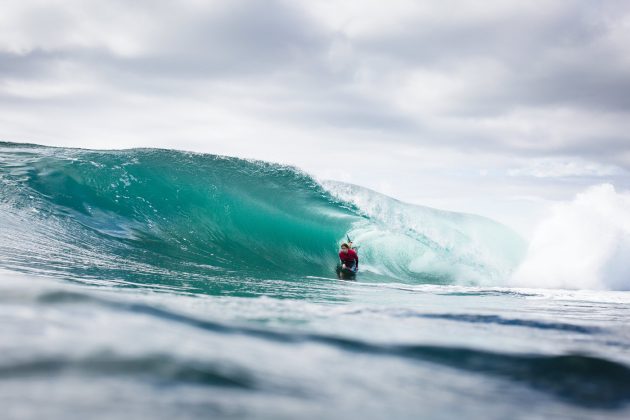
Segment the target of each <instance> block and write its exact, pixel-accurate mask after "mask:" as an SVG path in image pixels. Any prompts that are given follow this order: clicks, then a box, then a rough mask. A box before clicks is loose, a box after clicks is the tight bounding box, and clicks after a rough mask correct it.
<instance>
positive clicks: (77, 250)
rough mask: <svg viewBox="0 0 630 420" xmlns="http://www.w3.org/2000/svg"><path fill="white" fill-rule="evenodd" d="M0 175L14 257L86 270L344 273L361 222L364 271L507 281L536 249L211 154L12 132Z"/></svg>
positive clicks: (479, 224)
mask: <svg viewBox="0 0 630 420" xmlns="http://www.w3.org/2000/svg"><path fill="white" fill-rule="evenodd" d="M0 186H1V188H2V189H1V191H0V202H1V203H2V204H1V208H0V218H1V220H0V223H1V224H2V225H3V226H4V228H3V229H2V232H1V233H0V235H1V236H0V257H1V260H0V262H1V264H2V266H4V267H5V268H10V269H18V270H26V271H32V270H39V271H43V272H54V273H59V272H61V273H63V274H64V275H67V276H75V277H76V276H80V277H81V278H86V277H93V278H97V279H105V278H107V279H111V278H121V277H122V278H124V279H127V280H130V281H135V282H143V276H145V277H146V276H148V277H151V278H155V277H156V276H158V277H159V276H163V277H164V278H168V279H171V280H172V279H175V278H178V277H181V276H178V274H180V273H187V274H191V273H198V274H200V275H203V276H207V275H212V276H232V277H234V276H236V277H254V278H274V277H278V276H286V275H297V276H307V275H315V276H331V275H333V274H334V271H333V269H334V264H335V262H336V252H337V246H338V244H339V242H340V241H341V240H343V239H344V238H345V236H346V234H350V235H351V236H354V237H355V238H353V239H355V242H356V243H357V244H358V245H360V255H361V257H362V278H364V279H368V280H369V279H375V278H377V279H381V280H382V279H384V278H387V279H390V280H395V281H403V282H420V283H464V284H478V283H486V284H498V283H499V284H500V282H501V281H502V279H505V278H507V277H508V276H509V273H510V272H511V270H512V269H513V268H514V267H515V265H516V264H517V263H518V261H519V258H520V256H521V255H522V252H523V249H524V244H523V242H522V240H521V239H520V238H519V237H518V236H517V235H516V234H514V233H513V232H511V231H510V230H509V229H507V228H505V227H503V226H501V225H499V224H497V223H495V222H492V221H490V220H488V219H484V218H481V217H477V216H472V215H464V214H457V213H450V212H444V211H439V210H434V209H430V208H426V207H419V206H412V205H409V204H405V203H401V202H399V201H397V200H393V199H391V198H389V197H386V196H383V195H381V194H378V193H375V192H373V191H370V190H367V189H364V188H361V187H357V186H352V185H347V184H341V183H332V182H327V183H324V184H320V183H318V182H317V181H316V180H314V179H313V178H312V177H310V176H309V175H307V174H305V173H303V172H301V171H299V170H297V169H296V168H293V167H287V166H282V165H279V164H272V163H266V162H260V161H250V160H243V159H238V158H229V157H222V156H215V155H208V154H196V153H187V152H180V151H172V150H158V149H132V150H124V151H92V150H81V149H65V148H50V147H42V146H35V145H24V144H14V143H0ZM112 276H114V277H112Z"/></svg>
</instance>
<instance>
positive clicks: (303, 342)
mask: <svg viewBox="0 0 630 420" xmlns="http://www.w3.org/2000/svg"><path fill="white" fill-rule="evenodd" d="M629 215H630V196H629V195H628V194H626V193H624V192H618V191H616V190H615V189H614V187H612V186H610V185H602V186H596V187H593V188H591V189H588V190H586V191H584V192H583V193H582V194H580V195H578V196H577V197H576V198H575V200H573V201H571V202H566V203H561V204H559V205H558V206H556V207H554V209H553V212H552V214H551V215H550V216H549V217H548V218H547V219H546V220H544V221H543V222H542V223H541V224H540V226H539V227H538V229H537V230H536V231H535V232H534V233H533V235H532V238H531V239H530V240H529V241H526V240H525V239H523V238H522V237H520V236H519V235H518V234H516V233H515V232H514V231H512V230H511V229H510V228H509V227H507V226H504V225H502V224H500V223H497V222H495V221H493V220H490V219H488V218H484V217H481V216H476V215H472V214H463V213H456V212H448V211H443V210H437V209H433V208H430V207H424V206H418V205H411V204H407V203H403V202H401V201H399V200H396V199H393V198H391V197H387V196H385V195H383V194H380V193H377V192H375V191H372V190H370V189H367V188H364V187H361V186H357V185H351V184H347V183H341V182H336V181H319V180H317V179H315V178H313V177H312V176H310V175H309V174H307V173H305V172H302V171H301V170H299V169H297V168H294V167H290V166H285V165H280V164H274V163H269V162H262V161H255V160H244V159H239V158H234V157H225V156H216V155H209V154H200V153H190V152H182V151H174V150H163V149H129V150H110V151H97V150H85V149H69V148H53V147H44V146H38V145H30V144H18V143H7V142H4V143H0V320H1V322H0V353H1V354H2V355H3V357H2V360H0V383H1V386H0V405H1V406H2V407H3V411H4V412H3V418H16V419H17V418H20V419H22V418H60V419H72V418H77V419H83V418H156V419H160V418H174V417H175V418H199V417H213V418H269V419H280V418H296V417H299V418H323V417H328V418H344V419H345V418H367V419H371V418H374V419H380V418H384V417H391V418H418V417H420V418H453V417H463V416H466V417H468V418H480V419H481V418H483V419H486V418H496V419H502V418H555V417H557V418H593V417H597V418H620V419H621V418H627V417H628V415H630V387H628V384H630V356H629V354H630V352H628V349H629V348H630V327H629V326H628V325H629V324H628V322H627V320H628V319H629V318H628V316H629V315H630V305H629V304H630V293H629V292H628V291H627V290H629V289H630V262H629V261H630V258H628V255H630V216H629ZM347 236H350V237H351V238H352V239H353V241H354V242H355V244H356V245H357V246H358V247H359V255H360V258H361V264H360V266H361V270H360V273H359V275H358V276H357V281H352V282H349V281H340V280H338V279H336V277H335V271H334V269H335V264H336V258H337V257H336V253H337V251H338V246H339V244H340V243H341V242H342V241H344V240H345V238H346V237H347Z"/></svg>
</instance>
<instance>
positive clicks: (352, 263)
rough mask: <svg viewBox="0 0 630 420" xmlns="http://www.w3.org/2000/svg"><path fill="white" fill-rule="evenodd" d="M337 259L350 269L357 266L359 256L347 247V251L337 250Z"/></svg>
mask: <svg viewBox="0 0 630 420" xmlns="http://www.w3.org/2000/svg"><path fill="white" fill-rule="evenodd" d="M339 259H340V260H341V262H342V263H343V264H345V265H346V267H348V268H350V269H358V268H359V256H358V255H357V253H356V251H355V250H354V249H349V250H348V252H343V251H339Z"/></svg>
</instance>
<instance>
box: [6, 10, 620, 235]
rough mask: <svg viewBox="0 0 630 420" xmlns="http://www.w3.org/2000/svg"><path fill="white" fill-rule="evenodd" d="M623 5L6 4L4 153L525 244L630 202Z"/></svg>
mask: <svg viewBox="0 0 630 420" xmlns="http://www.w3.org/2000/svg"><path fill="white" fill-rule="evenodd" d="M629 40H630V3H629V2H627V1H621V0H619V1H597V0H581V1H580V0H562V1H556V0H549V1H544V2H543V1H531V0H528V1H520V0H513V1H509V2H507V1H503V0H487V1H484V2H470V1H453V0H443V1H440V2H436V1H422V0H414V1H399V0H393V1H387V2H366V1H359V0H356V1H355V0H349V1H345V0H344V1H341V0H335V1H331V0H320V1H276V0H260V1H256V0H251V1H241V0H230V1H222V0H221V1H208V0H204V1H201V0H179V1H163V0H136V1H123V0H110V1H106V2H104V1H86V0H8V1H7V0H4V1H3V2H2V13H0V140H4V141H15V142H29V143H38V144H46V145H55V146H72V147H85V148H100V149H103V148H107V149H109V148H128V147H163V148H176V149H183V150H193V151H199V152H207V153H215V154H224V155H230V156H239V157H245V158H256V159H264V160H268V161H273V162H280V163H287V164H292V165H296V166H298V167H300V168H302V169H304V170H305V171H307V172H309V173H311V174H313V175H314V176H316V177H317V178H320V179H335V180H340V181H346V182H351V183H355V184H359V185H363V186H366V187H369V188H372V189H375V190H377V191H380V192H383V193H386V194H388V195H391V196H393V197H396V198H399V199H402V200H404V201H407V202H412V203H416V204H423V205H430V206H434V207H438V208H444V209H449V210H456V211H464V212H472V213H477V214H482V215H485V216H488V217H491V218H494V219H496V220H499V221H501V222H503V223H506V224H508V225H510V226H512V227H513V228H515V229H516V230H517V231H519V232H520V233H522V234H523V235H525V236H527V235H528V232H530V231H531V229H532V227H533V226H534V225H535V224H536V223H537V221H538V220H540V219H541V218H542V217H544V215H545V214H546V212H547V210H548V208H549V205H550V204H552V203H555V202H559V201H564V200H570V199H571V198H572V197H573V196H574V195H575V194H576V193H578V192H579V191H582V190H584V189H586V188H587V187H589V186H592V185H599V184H604V183H608V184H612V185H613V186H614V187H615V188H616V189H617V190H619V191H626V190H628V189H630V42H629Z"/></svg>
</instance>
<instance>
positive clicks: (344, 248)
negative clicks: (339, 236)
mask: <svg viewBox="0 0 630 420" xmlns="http://www.w3.org/2000/svg"><path fill="white" fill-rule="evenodd" d="M349 249H350V246H349V245H348V244H347V243H345V242H344V243H342V244H341V250H342V251H343V252H348V250H349Z"/></svg>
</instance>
